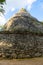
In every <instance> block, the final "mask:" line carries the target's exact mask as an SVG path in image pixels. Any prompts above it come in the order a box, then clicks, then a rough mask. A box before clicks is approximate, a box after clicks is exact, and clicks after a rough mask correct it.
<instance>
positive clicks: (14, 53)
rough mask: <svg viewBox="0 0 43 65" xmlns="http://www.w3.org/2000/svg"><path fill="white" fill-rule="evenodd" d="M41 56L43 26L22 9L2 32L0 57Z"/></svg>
mask: <svg viewBox="0 0 43 65" xmlns="http://www.w3.org/2000/svg"><path fill="white" fill-rule="evenodd" d="M39 56H43V25H42V24H41V23H40V22H39V21H38V20H37V19H36V18H34V17H32V16H31V15H30V14H29V13H28V12H27V11H26V10H25V9H21V10H20V11H19V12H18V13H16V14H15V15H14V16H13V17H12V18H11V19H10V20H9V21H8V22H7V23H6V24H5V25H4V27H3V29H2V31H1V32H0V57H2V58H29V57H39Z"/></svg>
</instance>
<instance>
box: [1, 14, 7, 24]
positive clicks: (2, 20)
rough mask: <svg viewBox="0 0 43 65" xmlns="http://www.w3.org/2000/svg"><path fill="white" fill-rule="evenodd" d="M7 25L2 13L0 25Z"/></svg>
mask: <svg viewBox="0 0 43 65" xmlns="http://www.w3.org/2000/svg"><path fill="white" fill-rule="evenodd" d="M5 23H6V19H5V17H4V16H3V15H2V13H0V25H3V24H5Z"/></svg>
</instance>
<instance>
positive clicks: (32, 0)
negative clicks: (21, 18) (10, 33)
mask: <svg viewBox="0 0 43 65" xmlns="http://www.w3.org/2000/svg"><path fill="white" fill-rule="evenodd" d="M21 8H25V9H26V10H27V11H28V12H29V13H30V14H31V15H32V16H33V17H35V18H37V19H38V20H39V21H43V0H6V4H4V9H5V13H4V15H3V14H2V13H0V25H3V24H5V23H6V22H7V21H8V19H10V17H11V16H13V15H14V14H15V13H16V12H18V11H19V10H20V9H21Z"/></svg>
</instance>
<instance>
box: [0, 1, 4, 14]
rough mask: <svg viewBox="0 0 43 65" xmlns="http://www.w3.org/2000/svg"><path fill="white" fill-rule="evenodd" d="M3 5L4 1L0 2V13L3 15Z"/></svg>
mask: <svg viewBox="0 0 43 65" xmlns="http://www.w3.org/2000/svg"><path fill="white" fill-rule="evenodd" d="M4 3H5V0H0V12H2V13H4V9H3V5H4Z"/></svg>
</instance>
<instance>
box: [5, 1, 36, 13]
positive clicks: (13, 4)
mask: <svg viewBox="0 0 43 65" xmlns="http://www.w3.org/2000/svg"><path fill="white" fill-rule="evenodd" d="M36 1H37V0H6V3H7V4H6V5H5V7H4V8H5V10H6V13H7V12H8V11H9V10H12V11H14V10H15V9H20V8H25V7H26V6H27V5H28V6H27V8H28V10H30V9H31V7H32V4H33V3H34V2H36Z"/></svg>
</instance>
